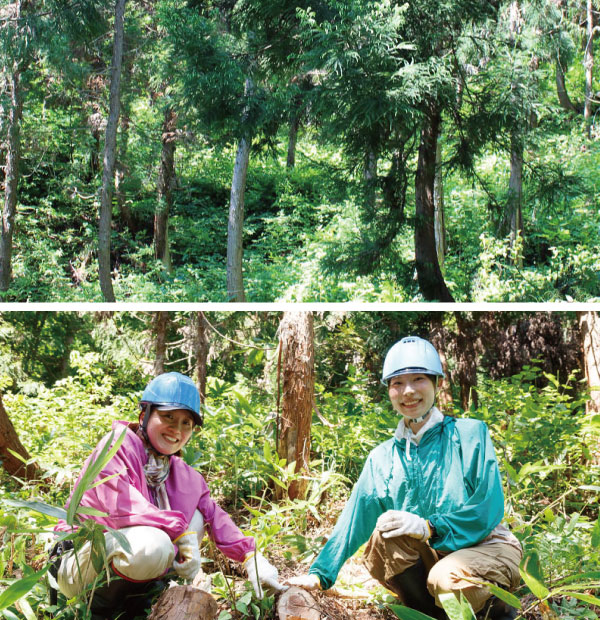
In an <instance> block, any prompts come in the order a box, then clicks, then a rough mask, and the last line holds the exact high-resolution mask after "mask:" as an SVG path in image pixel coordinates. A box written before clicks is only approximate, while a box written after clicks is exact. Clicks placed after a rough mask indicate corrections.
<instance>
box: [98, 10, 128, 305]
mask: <svg viewBox="0 0 600 620" xmlns="http://www.w3.org/2000/svg"><path fill="white" fill-rule="evenodd" d="M125 2H126V0H117V1H116V5H115V27H114V28H115V30H114V40H113V55H112V62H111V67H110V98H109V106H108V107H109V112H108V122H107V124H106V133H105V138H104V160H103V170H102V188H101V190H100V221H99V226H98V276H99V279H100V289H101V290H102V295H103V296H104V299H105V301H108V302H114V301H115V294H114V291H113V285H112V279H111V269H110V230H111V220H112V195H113V189H114V187H113V184H114V174H115V148H116V144H117V126H118V124H119V104H120V101H119V99H120V90H121V66H122V63H123V30H124V28H123V26H124V19H125Z"/></svg>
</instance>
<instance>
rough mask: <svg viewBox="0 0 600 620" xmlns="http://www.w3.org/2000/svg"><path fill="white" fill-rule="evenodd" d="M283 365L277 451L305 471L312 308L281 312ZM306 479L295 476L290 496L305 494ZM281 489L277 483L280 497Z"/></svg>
mask: <svg viewBox="0 0 600 620" xmlns="http://www.w3.org/2000/svg"><path fill="white" fill-rule="evenodd" d="M279 343H280V347H281V359H282V366H283V387H282V407H281V417H280V420H279V428H278V441H277V453H278V454H279V457H280V458H283V459H286V461H287V462H288V463H292V462H295V463H296V467H295V472H296V473H298V472H304V473H305V474H307V473H308V469H309V462H310V427H311V419H312V407H313V399H314V388H315V368H314V366H315V357H314V334H313V315H312V312H284V314H283V318H282V319H281V323H280V325H279ZM307 486H308V481H307V480H296V481H294V482H292V484H291V485H290V487H289V489H288V496H289V498H290V499H295V498H304V497H305V495H306V490H307ZM282 493H283V489H281V488H279V487H277V489H276V495H277V496H278V497H281V495H282Z"/></svg>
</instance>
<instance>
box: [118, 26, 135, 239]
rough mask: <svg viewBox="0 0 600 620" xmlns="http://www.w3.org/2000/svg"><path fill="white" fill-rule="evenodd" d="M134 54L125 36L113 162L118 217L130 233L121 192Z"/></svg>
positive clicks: (127, 210)
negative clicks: (117, 141) (114, 160)
mask: <svg viewBox="0 0 600 620" xmlns="http://www.w3.org/2000/svg"><path fill="white" fill-rule="evenodd" d="M134 60H135V54H134V53H133V52H132V50H131V41H129V40H128V38H127V37H124V39H123V75H124V76H125V89H124V92H123V93H122V94H121V115H120V116H121V134H120V139H119V143H118V146H117V158H116V162H115V202H116V204H117V210H118V213H119V218H120V220H121V222H122V224H123V225H124V226H125V227H126V228H127V230H129V231H130V232H131V233H132V234H134V233H135V230H134V223H133V216H132V213H131V207H130V204H129V201H128V200H127V199H126V196H125V193H124V192H123V181H124V180H125V177H126V175H127V174H128V172H129V170H128V169H127V166H126V164H125V160H126V156H127V147H128V139H129V127H130V125H131V79H132V75H133V65H134Z"/></svg>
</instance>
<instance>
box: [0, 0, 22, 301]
mask: <svg viewBox="0 0 600 620" xmlns="http://www.w3.org/2000/svg"><path fill="white" fill-rule="evenodd" d="M14 7H15V8H14V10H15V21H16V22H17V23H18V21H19V20H20V19H21V9H22V3H21V2H20V1H18V2H16V4H15V5H14ZM15 27H16V28H19V26H18V25H17V26H15ZM25 68H26V66H25V63H23V62H22V61H20V60H15V61H14V62H13V66H12V71H11V74H10V75H9V76H8V83H9V90H10V93H9V95H10V109H9V113H8V124H7V125H8V131H7V134H8V135H7V152H6V163H5V168H4V170H5V172H4V205H3V209H2V235H1V236H0V291H7V290H8V288H9V286H10V280H11V276H12V250H13V234H14V222H15V216H16V214H17V199H18V194H17V190H18V185H19V161H20V159H21V116H22V114H23V93H22V91H21V75H22V72H23V71H24V70H25Z"/></svg>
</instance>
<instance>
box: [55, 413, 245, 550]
mask: <svg viewBox="0 0 600 620" xmlns="http://www.w3.org/2000/svg"><path fill="white" fill-rule="evenodd" d="M127 425H128V423H127V422H123V421H119V422H114V423H113V425H112V428H113V430H114V431H115V437H114V438H115V439H116V438H117V437H118V436H120V434H121V432H122V431H123V428H125V429H127V430H126V435H125V439H124V440H123V443H122V444H121V446H120V447H119V450H118V451H117V453H116V454H115V456H114V457H113V458H112V459H111V460H110V461H109V463H108V464H107V465H106V467H105V468H104V469H103V470H102V472H101V473H100V475H99V476H98V478H105V477H107V476H111V475H112V474H117V473H118V474H119V475H118V476H116V477H115V478H112V479H111V480H109V481H108V482H105V483H103V484H101V485H99V486H97V487H95V488H93V489H88V490H87V491H86V492H85V493H84V495H83V499H82V500H81V504H80V505H81V506H90V507H92V508H96V509H97V510H101V511H102V512H107V513H108V514H109V516H108V517H92V516H86V515H81V518H83V519H86V518H87V519H95V520H96V521H98V522H99V523H102V524H103V525H107V526H108V527H111V528H113V529H120V528H123V527H130V526H132V525H149V526H151V527H156V528H158V529H161V530H163V531H165V532H166V533H167V534H168V535H169V536H170V537H171V540H174V539H176V538H177V537H178V536H180V535H181V534H183V533H184V532H185V531H186V530H187V529H188V527H189V523H190V521H191V519H192V516H193V514H194V511H195V510H196V508H197V509H198V510H199V511H200V512H201V513H202V516H203V517H204V522H205V524H206V526H207V531H208V534H209V536H210V537H211V538H212V539H213V540H214V542H215V544H216V545H217V547H218V548H219V549H220V550H221V551H222V552H223V553H224V554H225V555H226V556H227V557H228V558H231V559H232V560H235V561H238V562H241V561H243V560H244V558H245V557H246V555H247V554H248V553H249V552H252V551H254V548H255V544H254V538H252V537H251V536H244V534H242V532H241V531H240V530H239V528H238V527H237V526H236V525H235V523H234V522H233V521H232V519H231V517H230V516H229V515H228V514H227V513H226V512H225V511H224V510H223V509H222V508H220V507H219V506H218V505H217V504H216V502H215V501H214V500H213V499H212V498H211V497H210V492H209V490H208V485H207V484H206V481H205V480H204V478H203V477H202V475H201V474H200V473H198V472H197V471H196V470H194V469H192V468H191V467H190V466H189V465H187V464H186V463H185V462H184V461H183V460H182V459H181V458H179V457H178V456H172V457H171V471H170V473H169V477H168V478H167V480H166V483H165V487H166V490H167V495H168V496H169V503H170V504H171V510H160V509H159V508H157V507H156V506H155V505H154V504H153V503H152V499H151V495H150V491H149V489H148V484H147V483H146V476H145V474H144V469H143V467H144V465H145V464H146V463H147V461H148V456H147V454H146V451H145V450H144V444H143V443H142V440H141V439H140V438H139V437H138V436H137V435H136V434H135V433H134V432H133V431H132V430H130V429H129V428H127ZM108 437H109V435H106V436H105V437H104V438H103V439H102V440H100V442H99V443H98V445H97V446H96V448H95V449H94V451H93V452H92V454H91V455H90V456H89V457H88V458H87V460H86V462H85V463H84V466H83V470H82V473H83V471H85V470H86V468H87V466H88V463H89V462H90V459H91V458H92V457H95V456H96V455H97V454H98V452H99V451H100V450H101V449H102V446H103V445H104V444H105V443H106V441H107V440H108ZM81 475H82V474H80V475H79V478H81ZM77 481H78V482H79V479H78V480H77ZM54 529H55V531H59V532H64V531H69V529H70V528H69V526H68V525H67V523H66V522H65V521H64V520H62V519H61V520H60V521H59V522H58V524H57V526H56V527H55V528H54Z"/></svg>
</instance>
